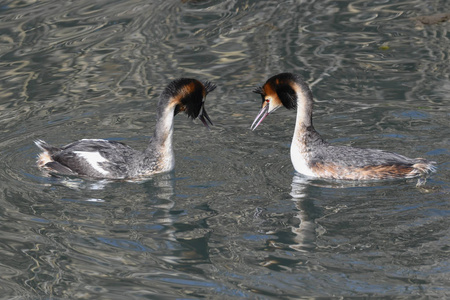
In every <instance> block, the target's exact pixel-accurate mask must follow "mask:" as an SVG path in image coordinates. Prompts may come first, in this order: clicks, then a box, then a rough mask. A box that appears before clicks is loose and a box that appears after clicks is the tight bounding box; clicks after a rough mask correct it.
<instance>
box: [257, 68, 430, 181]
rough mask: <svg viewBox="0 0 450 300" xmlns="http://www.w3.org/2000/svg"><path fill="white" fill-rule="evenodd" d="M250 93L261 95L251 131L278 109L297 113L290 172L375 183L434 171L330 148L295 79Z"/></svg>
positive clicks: (277, 79)
mask: <svg viewBox="0 0 450 300" xmlns="http://www.w3.org/2000/svg"><path fill="white" fill-rule="evenodd" d="M254 92H255V93H257V94H260V95H261V97H262V108H261V111H260V112H259V114H258V116H257V117H256V118H255V120H254V122H253V124H252V126H251V129H252V130H255V129H256V127H258V125H259V124H260V123H261V122H262V121H263V120H264V118H265V117H266V116H267V115H269V114H270V113H272V112H273V111H275V110H276V109H277V108H279V107H281V106H284V107H286V108H288V109H297V120H296V125H295V131H294V137H293V139H292V144H291V160H292V164H293V165H294V169H295V170H296V171H297V172H299V173H301V174H304V175H307V176H311V177H316V178H326V179H348V180H377V179H378V180H379V179H395V178H413V177H425V176H426V175H428V174H429V173H431V172H433V171H435V169H436V167H435V166H434V164H435V162H433V161H427V160H426V159H423V158H414V159H412V158H408V157H405V156H403V155H400V154H396V153H392V152H387V151H382V150H375V149H361V148H353V147H348V146H333V145H330V144H329V143H327V142H326V141H324V140H323V139H322V137H321V136H320V134H319V133H318V132H317V131H316V130H315V129H314V127H313V124H312V110H313V96H312V93H311V90H310V89H309V87H308V85H307V84H306V83H305V82H304V81H303V79H302V78H301V77H300V76H298V75H295V74H292V73H281V74H278V75H275V76H273V77H271V78H269V79H268V80H267V81H266V83H265V84H264V85H263V86H262V87H258V88H257V89H256V90H254ZM419 183H420V181H419Z"/></svg>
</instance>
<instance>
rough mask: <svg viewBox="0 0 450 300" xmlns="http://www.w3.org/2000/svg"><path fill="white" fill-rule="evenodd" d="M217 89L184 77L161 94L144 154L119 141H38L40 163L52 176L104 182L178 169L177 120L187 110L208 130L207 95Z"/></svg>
mask: <svg viewBox="0 0 450 300" xmlns="http://www.w3.org/2000/svg"><path fill="white" fill-rule="evenodd" d="M215 88H216V86H215V85H214V84H212V83H210V82H208V81H206V82H204V83H202V82H200V81H198V80H196V79H189V78H181V79H176V80H174V81H172V82H171V83H170V84H169V85H168V86H167V87H166V88H165V89H164V91H163V92H162V93H161V96H160V99H159V103H158V107H157V114H156V127H155V131H154V134H153V137H152V139H151V140H150V142H149V144H148V146H147V148H146V149H145V150H144V151H138V150H134V149H132V148H131V147H129V146H127V145H125V144H123V143H120V142H115V141H108V140H102V139H82V140H79V141H76V142H73V143H71V144H68V145H66V146H63V147H61V148H59V147H53V146H51V145H49V144H47V143H45V142H44V141H41V140H38V141H35V143H36V145H37V146H38V147H39V148H40V149H41V150H42V153H40V154H39V157H38V161H37V164H38V166H39V167H40V168H42V169H45V170H47V171H49V172H50V173H52V174H59V175H73V176H83V177H90V178H104V179H135V178H140V177H145V176H149V175H153V174H156V173H161V172H167V171H170V170H172V169H173V168H174V165H175V160H174V154H173V149H172V136H173V118H174V116H175V115H176V114H178V113H179V112H182V111H184V112H185V113H186V114H187V115H188V117H190V118H198V119H200V120H201V121H202V123H203V124H204V125H205V126H207V127H208V123H207V121H208V122H209V123H211V125H212V122H211V120H210V119H209V117H208V114H207V113H206V111H205V107H204V101H205V97H206V95H207V94H208V93H209V92H211V91H213V90H214V89H215Z"/></svg>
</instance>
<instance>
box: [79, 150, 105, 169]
mask: <svg viewBox="0 0 450 300" xmlns="http://www.w3.org/2000/svg"><path fill="white" fill-rule="evenodd" d="M74 153H75V154H77V155H79V156H80V157H82V158H84V159H85V160H86V162H87V163H88V164H89V165H91V167H92V168H94V169H95V170H96V171H97V172H99V173H101V174H103V175H108V174H109V172H108V171H106V170H105V169H103V168H102V167H101V166H100V163H102V162H106V161H108V160H107V159H106V158H104V157H103V156H101V154H100V153H98V152H89V151H74Z"/></svg>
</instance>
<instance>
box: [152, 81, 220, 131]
mask: <svg viewBox="0 0 450 300" xmlns="http://www.w3.org/2000/svg"><path fill="white" fill-rule="evenodd" d="M215 88H216V86H215V85H214V84H213V83H211V82H209V81H205V82H203V83H202V82H200V81H198V80H196V79H191V78H180V79H176V80H174V81H172V82H171V83H170V84H169V85H168V86H167V87H166V88H165V89H164V91H163V93H162V95H161V100H162V101H164V100H165V99H167V100H166V101H168V102H169V103H168V104H169V106H175V108H174V115H177V114H178V113H179V112H182V111H184V112H185V113H186V114H187V115H188V117H190V118H192V119H195V118H198V119H199V120H200V121H202V123H203V125H205V126H206V127H208V123H207V122H206V121H208V122H209V123H210V124H211V125H213V123H212V122H211V119H210V118H209V116H208V114H207V113H206V110H205V98H206V95H208V93H209V92H211V91H213V90H214V89H215ZM163 99H164V100H163Z"/></svg>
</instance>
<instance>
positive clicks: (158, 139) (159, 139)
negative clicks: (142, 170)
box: [145, 99, 175, 160]
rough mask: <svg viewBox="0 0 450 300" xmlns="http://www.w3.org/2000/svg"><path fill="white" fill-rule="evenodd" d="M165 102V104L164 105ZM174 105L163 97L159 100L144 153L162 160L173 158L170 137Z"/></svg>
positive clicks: (171, 135) (171, 134)
mask: <svg viewBox="0 0 450 300" xmlns="http://www.w3.org/2000/svg"><path fill="white" fill-rule="evenodd" d="M164 104H165V105H164ZM174 109H175V107H174V106H172V105H170V104H169V102H168V101H164V99H161V100H160V103H159V104H158V110H157V115H156V126H155V131H154V133H153V138H152V139H151V141H150V143H149V145H148V147H147V149H146V151H145V152H146V154H147V155H152V156H155V155H156V156H158V157H161V158H163V159H164V160H173V149H172V137H173V117H174Z"/></svg>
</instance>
